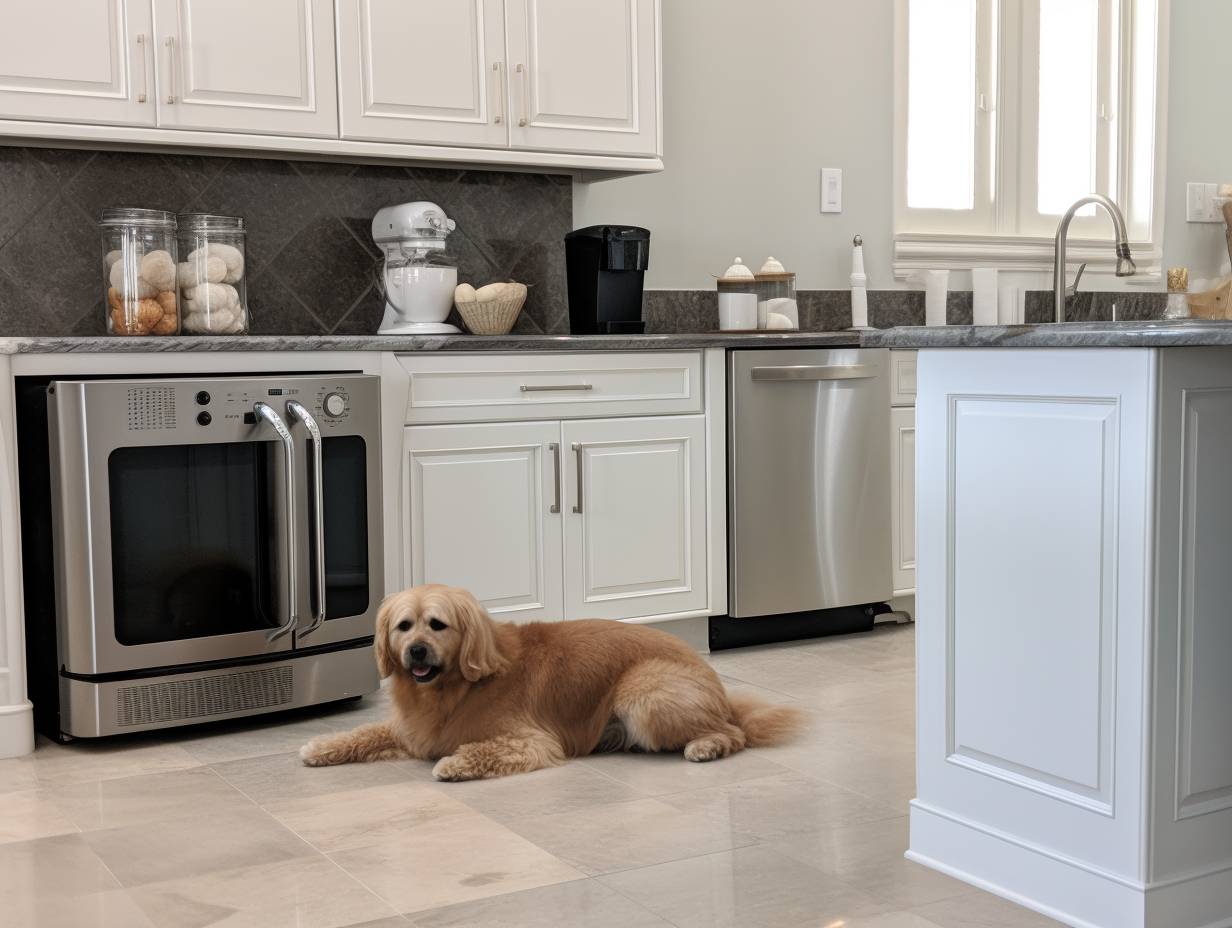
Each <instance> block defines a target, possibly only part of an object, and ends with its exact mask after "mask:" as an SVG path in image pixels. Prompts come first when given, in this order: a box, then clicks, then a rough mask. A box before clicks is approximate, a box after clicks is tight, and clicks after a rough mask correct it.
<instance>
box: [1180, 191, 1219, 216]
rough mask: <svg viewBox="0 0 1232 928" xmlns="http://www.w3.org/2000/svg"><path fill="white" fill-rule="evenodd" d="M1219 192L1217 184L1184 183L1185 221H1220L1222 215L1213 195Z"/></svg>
mask: <svg viewBox="0 0 1232 928" xmlns="http://www.w3.org/2000/svg"><path fill="white" fill-rule="evenodd" d="M1218 192H1219V185H1218V184H1195V183H1189V184H1186V185H1185V220H1186V221H1187V222H1222V221H1223V216H1222V215H1221V214H1220V211H1219V204H1217V203H1216V202H1215V195H1216V194H1217V193H1218Z"/></svg>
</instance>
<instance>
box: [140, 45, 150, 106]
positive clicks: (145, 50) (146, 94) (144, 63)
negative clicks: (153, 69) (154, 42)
mask: <svg viewBox="0 0 1232 928" xmlns="http://www.w3.org/2000/svg"><path fill="white" fill-rule="evenodd" d="M137 47H138V48H139V49H140V50H141V93H139V94H137V102H138V103H144V102H145V101H146V100H148V99H149V98H150V46H149V45H148V44H147V43H146V40H145V33H144V32H142V33H138V34H137Z"/></svg>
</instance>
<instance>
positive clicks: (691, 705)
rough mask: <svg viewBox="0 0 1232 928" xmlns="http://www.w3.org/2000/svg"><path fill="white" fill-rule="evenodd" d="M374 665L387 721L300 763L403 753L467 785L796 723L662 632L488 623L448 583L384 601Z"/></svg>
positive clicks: (316, 748)
mask: <svg viewBox="0 0 1232 928" xmlns="http://www.w3.org/2000/svg"><path fill="white" fill-rule="evenodd" d="M376 661H377V667H378V668H379V669H380V672H381V676H383V677H389V676H392V677H393V684H392V685H393V692H392V696H393V717H392V718H391V719H390V720H389V721H388V722H377V723H375V724H371V725H362V726H360V727H359V728H356V729H355V730H354V731H350V732H345V733H343V734H338V735H327V736H324V737H320V738H316V739H314V740H312V741H310V742H309V743H308V744H306V745H304V747H303V748H302V749H301V750H300V757H301V758H302V759H303V761H304V763H305V764H307V765H309V766H314V767H316V766H326V765H330V764H348V763H359V762H364V761H375V760H385V759H389V758H399V757H412V758H418V759H421V760H432V761H436V766H435V767H433V769H432V774H433V776H435V777H436V778H437V779H438V780H474V779H481V778H485V777H500V776H506V775H507V774H511V773H525V772H527V771H531V770H538V769H540V768H541V767H553V766H556V765H557V764H561V763H564V761H565V760H566V759H567V758H570V757H582V756H585V755H587V754H591V753H594V752H596V751H620V750H642V751H683V752H684V756H685V757H686V758H687V759H689V760H691V761H699V762H700V761H708V760H715V759H717V758H720V757H726V756H727V755H729V754H734V753H736V752H737V751H741V750H743V749H744V748H746V747H756V746H758V745H766V744H775V743H777V742H780V741H783V740H785V739H786V738H788V737H790V736H791V735H792V734H794V733H795V731H796V730H797V729H798V728H799V727H800V723H801V721H802V718H803V716H802V714H801V713H800V712H799V711H798V710H796V709H791V708H787V707H783V706H769V705H766V704H764V703H761V702H759V701H757V700H754V699H751V698H749V697H747V696H733V695H731V694H729V693H727V691H726V690H724V688H723V684H722V683H721V682H720V681H719V677H718V675H717V674H716V673H715V672H714V670H713V669H711V667H710V665H708V664H707V663H706V662H705V661H704V660H702V658H701V657H699V656H698V655H697V654H696V653H695V652H694V651H693V649H692V648H690V647H689V646H688V645H686V644H685V643H684V642H683V641H681V640H680V639H678V638H676V637H674V636H673V635H669V634H668V633H667V632H662V631H658V630H656V629H653V628H647V627H645V626H640V625H626V624H624V623H621V622H612V621H608V620H605V619H584V620H579V621H570V622H555V623H548V622H543V623H531V624H528V625H513V624H505V623H499V622H495V621H493V620H492V618H491V617H490V616H489V615H488V613H487V611H486V610H485V609H484V608H483V607H482V606H481V605H479V602H478V601H477V600H476V599H475V597H474V596H472V595H471V594H470V593H468V592H466V591H465V590H461V589H458V588H456V587H447V586H438V585H429V586H419V587H414V588H413V589H409V590H406V591H404V592H402V593H395V594H394V595H392V596H390V597H388V598H387V599H386V600H385V602H384V603H382V605H381V609H380V612H379V613H378V615H377V622H376Z"/></svg>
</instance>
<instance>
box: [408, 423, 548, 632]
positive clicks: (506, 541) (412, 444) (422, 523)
mask: <svg viewBox="0 0 1232 928" xmlns="http://www.w3.org/2000/svg"><path fill="white" fill-rule="evenodd" d="M559 442H560V423H559V422H509V423H505V422H499V423H482V424H475V425H472V424H467V425H420V426H411V427H410V428H407V429H406V442H405V449H406V472H405V477H404V479H405V483H404V486H405V487H406V488H407V492H406V505H407V510H408V511H407V513H406V517H405V520H404V524H405V525H406V526H407V532H408V536H409V537H408V538H407V539H406V542H407V548H406V550H408V551H409V552H410V564H409V565H408V568H409V569H408V579H409V582H410V583H411V584H412V585H418V584H420V583H447V584H449V585H451V586H461V587H465V588H466V589H468V590H470V591H471V592H473V593H474V594H475V595H476V596H477V597H478V598H479V600H480V601H481V602H482V603H483V604H484V605H485V606H486V607H487V608H488V610H489V611H491V612H492V613H493V614H494V615H499V617H500V618H501V619H503V620H506V621H527V622H528V621H533V620H542V619H559V618H561V615H562V608H561V605H562V599H563V595H564V582H563V575H562V563H561V517H560V513H559V511H555V512H554V511H553V509H554V508H555V509H557V510H559V506H557V505H556V492H555V487H556V479H555V474H556V473H557V471H556V464H555V460H556V458H555V451H556V447H558V446H559Z"/></svg>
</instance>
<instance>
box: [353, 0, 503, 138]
mask: <svg viewBox="0 0 1232 928" xmlns="http://www.w3.org/2000/svg"><path fill="white" fill-rule="evenodd" d="M338 39H339V49H338V62H339V69H338V80H339V86H340V88H341V94H342V98H341V108H342V135H343V138H348V139H365V140H369V141H399V142H416V143H420V144H446V145H483V146H499V147H503V146H505V145H507V144H508V142H509V132H508V127H507V120H506V109H507V103H506V100H505V96H506V88H507V86H508V82H507V74H506V71H505V60H504V58H505V12H504V4H503V0H451V2H448V3H441V2H437V0H338Z"/></svg>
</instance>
